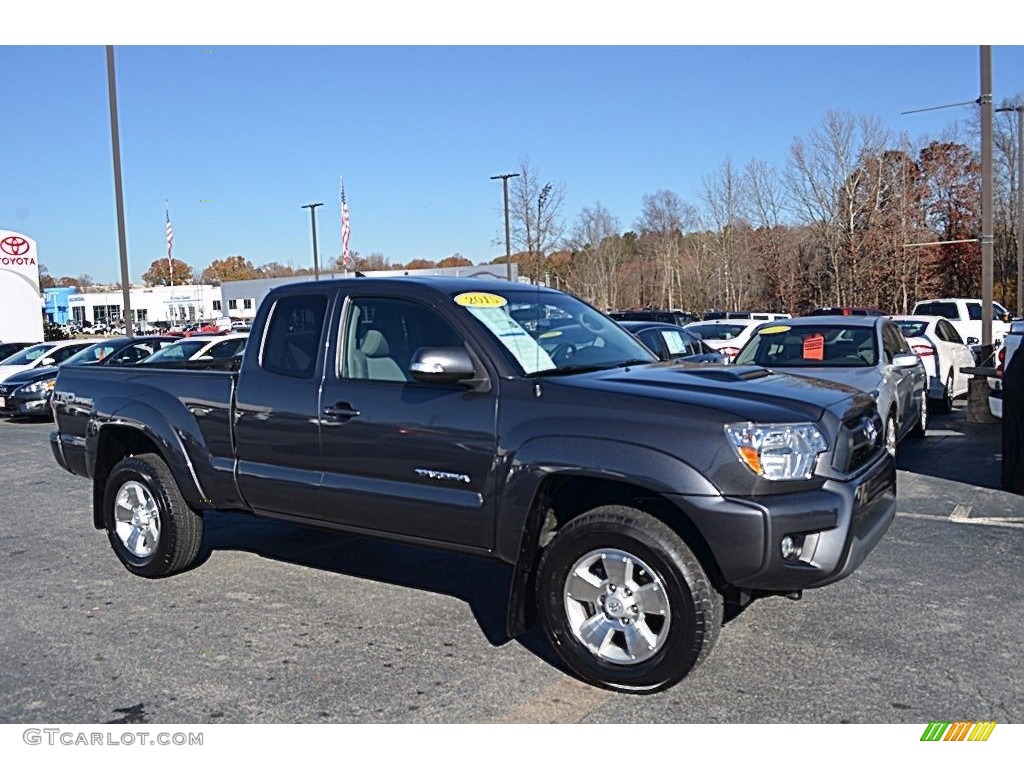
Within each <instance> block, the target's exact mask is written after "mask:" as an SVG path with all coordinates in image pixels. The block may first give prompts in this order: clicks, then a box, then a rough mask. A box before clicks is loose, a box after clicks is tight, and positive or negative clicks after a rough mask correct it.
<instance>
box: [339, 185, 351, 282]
mask: <svg viewBox="0 0 1024 768" xmlns="http://www.w3.org/2000/svg"><path fill="white" fill-rule="evenodd" d="M350 234H351V230H350V228H349V224H348V201H347V200H346V199H345V181H344V179H342V180H341V265H342V266H343V267H344V268H345V269H348V268H349V267H351V266H352V256H351V255H350V254H349V252H348V238H349V235H350Z"/></svg>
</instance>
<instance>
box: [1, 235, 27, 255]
mask: <svg viewBox="0 0 1024 768" xmlns="http://www.w3.org/2000/svg"><path fill="white" fill-rule="evenodd" d="M28 249H29V244H28V240H26V239H25V238H24V237H18V236H17V235H12V236H11V237H5V238H4V239H3V240H0V251H3V252H4V253H6V254H7V255H8V256H24V255H25V254H26V253H28Z"/></svg>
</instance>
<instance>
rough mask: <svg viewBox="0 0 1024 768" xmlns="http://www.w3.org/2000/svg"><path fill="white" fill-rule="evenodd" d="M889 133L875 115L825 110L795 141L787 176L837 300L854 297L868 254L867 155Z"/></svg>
mask: <svg viewBox="0 0 1024 768" xmlns="http://www.w3.org/2000/svg"><path fill="white" fill-rule="evenodd" d="M886 139H887V137H886V133H885V131H884V130H883V129H882V128H881V125H880V123H879V122H878V120H877V119H876V118H870V117H861V118H859V119H858V118H855V117H854V116H853V115H851V114H848V113H841V112H829V113H827V114H826V116H825V118H824V120H823V124H822V126H821V128H819V129H814V130H812V131H811V132H810V133H809V134H808V136H807V138H806V139H797V140H796V141H794V142H793V144H792V146H791V147H790V157H789V165H788V168H787V173H786V176H785V179H786V184H787V187H788V190H789V193H790V194H789V201H790V206H791V210H792V213H793V214H794V216H795V217H796V219H797V221H798V222H800V223H802V224H804V225H805V226H807V227H808V228H809V229H810V230H811V233H812V234H813V236H814V240H813V243H812V247H813V248H814V249H815V251H817V252H818V253H821V254H822V255H823V256H824V257H825V259H826V260H827V263H828V265H829V278H830V282H831V286H830V289H831V296H832V301H833V302H834V303H835V304H837V305H842V304H848V303H855V302H856V297H857V290H858V286H857V279H856V278H857V276H858V275H859V274H860V273H861V271H862V265H861V264H860V262H861V261H862V259H863V258H865V257H866V256H870V254H867V253H866V252H865V251H864V249H863V247H862V246H861V243H860V241H859V240H858V238H857V230H856V225H857V221H858V219H859V218H860V217H861V214H862V213H863V209H861V208H858V204H859V203H860V204H865V203H866V201H867V200H869V199H870V195H865V194H863V192H862V189H861V187H862V185H864V184H865V183H867V182H868V180H869V179H868V177H867V176H866V174H865V169H864V166H863V164H862V162H861V161H862V159H863V158H864V157H865V156H877V155H880V154H881V153H882V151H883V149H884V147H885V143H886Z"/></svg>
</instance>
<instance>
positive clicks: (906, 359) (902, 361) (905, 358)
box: [892, 353, 921, 368]
mask: <svg viewBox="0 0 1024 768" xmlns="http://www.w3.org/2000/svg"><path fill="white" fill-rule="evenodd" d="M920 362H921V358H919V357H918V356H917V355H915V354H913V353H911V354H902V355H895V356H894V357H893V359H892V367H893V368H914V367H915V366H917V365H918V364H919V363H920Z"/></svg>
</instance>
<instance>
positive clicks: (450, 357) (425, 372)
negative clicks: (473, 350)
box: [409, 347, 476, 384]
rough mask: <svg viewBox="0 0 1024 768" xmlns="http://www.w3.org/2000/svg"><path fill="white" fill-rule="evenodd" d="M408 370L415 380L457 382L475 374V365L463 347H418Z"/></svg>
mask: <svg viewBox="0 0 1024 768" xmlns="http://www.w3.org/2000/svg"><path fill="white" fill-rule="evenodd" d="M409 372H410V373H411V374H412V377H413V378H414V379H415V380H416V381H421V382H424V383H436V384H457V383H459V382H465V381H466V380H467V379H472V378H473V377H475V376H476V366H475V365H473V359H472V358H471V357H470V356H469V353H468V352H467V351H466V349H465V347H420V348H419V349H417V350H416V353H415V354H414V355H413V356H412V361H411V362H410V364H409Z"/></svg>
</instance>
